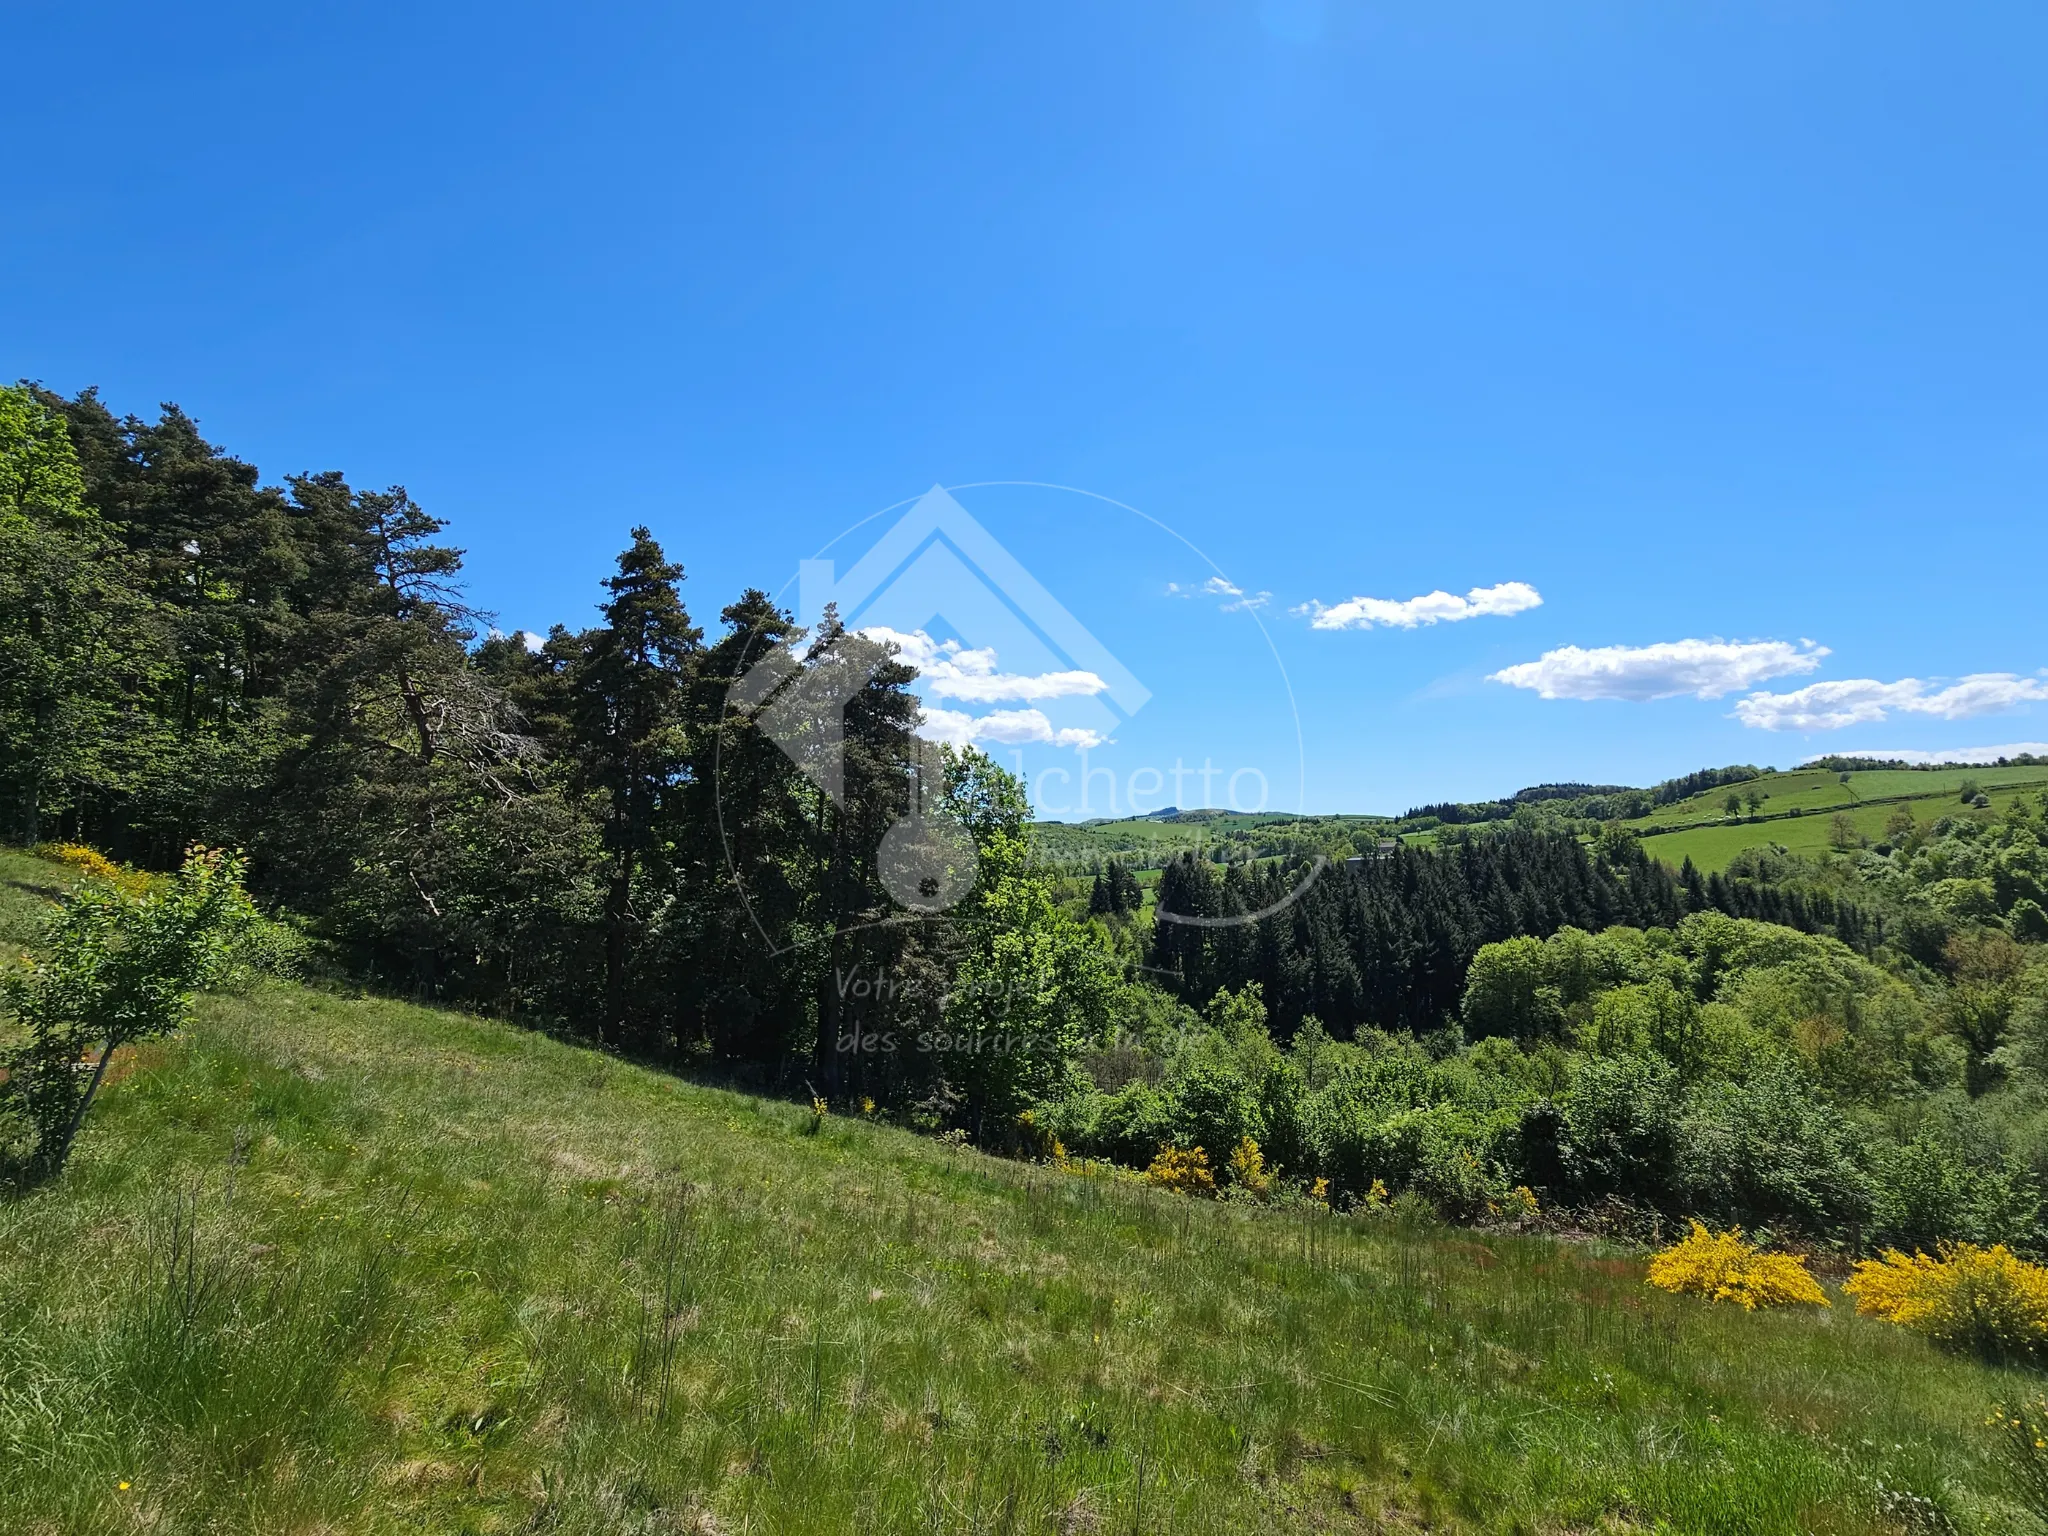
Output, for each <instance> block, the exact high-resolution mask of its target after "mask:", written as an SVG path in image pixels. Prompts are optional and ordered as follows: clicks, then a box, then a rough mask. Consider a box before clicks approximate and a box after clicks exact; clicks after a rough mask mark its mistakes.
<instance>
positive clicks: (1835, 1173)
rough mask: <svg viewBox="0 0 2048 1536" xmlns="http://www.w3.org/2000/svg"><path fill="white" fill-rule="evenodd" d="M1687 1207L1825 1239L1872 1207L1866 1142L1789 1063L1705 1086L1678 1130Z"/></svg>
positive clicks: (1691, 1098)
mask: <svg viewBox="0 0 2048 1536" xmlns="http://www.w3.org/2000/svg"><path fill="white" fill-rule="evenodd" d="M1679 1146H1680V1149H1681V1166H1680V1182H1681V1186H1682V1189H1681V1195H1682V1199H1683V1201H1684V1202H1685V1205H1686V1208H1687V1209H1688V1210H1692V1211H1698V1212H1701V1213H1711V1214H1713V1215H1716V1216H1719V1217H1721V1218H1723V1219H1725V1220H1729V1221H1735V1222H1740V1223H1741V1224H1743V1225H1744V1226H1749V1227H1755V1226H1759V1225H1762V1224H1764V1223H1768V1222H1790V1223H1792V1224H1793V1225H1795V1226H1797V1227H1799V1228H1801V1229H1802V1230H1804V1231H1808V1232H1825V1231H1829V1230H1832V1229H1836V1228H1840V1227H1846V1226H1848V1225H1850V1224H1852V1223H1854V1222H1858V1221H1860V1220H1861V1219H1862V1218H1863V1217H1864V1216H1865V1215H1866V1214H1867V1213H1868V1211H1869V1208H1870V1187H1869V1181H1868V1179H1867V1178H1866V1177H1865V1175H1864V1173H1863V1169H1862V1167H1861V1165H1860V1162H1859V1159H1858V1153H1859V1152H1860V1151H1861V1150H1862V1138H1861V1137H1860V1136H1859V1135H1858V1134H1857V1132H1856V1130H1855V1128H1854V1127H1853V1126H1852V1125H1851V1124H1850V1123H1849V1122H1848V1121H1847V1120H1846V1119H1845V1118H1844V1117H1843V1116H1842V1115H1841V1114H1840V1112H1838V1111H1837V1110H1835V1109H1834V1108H1832V1107H1831V1106H1830V1105H1828V1104H1826V1103H1825V1102H1823V1101H1822V1100H1821V1098H1820V1097H1819V1096H1818V1094H1817V1093H1816V1092H1815V1091H1814V1086H1813V1084H1812V1083H1811V1082H1809V1081H1808V1080H1807V1079H1806V1077H1805V1076H1804V1075H1803V1074H1802V1073H1800V1072H1799V1071H1798V1070H1797V1069H1796V1068H1795V1067H1793V1066H1792V1065H1791V1064H1789V1063H1786V1062H1782V1061H1775V1062H1767V1063H1766V1064H1764V1065H1763V1066H1761V1067H1760V1068H1759V1069H1758V1070H1757V1071H1755V1072H1754V1073H1752V1074H1751V1075H1750V1076H1749V1077H1748V1078H1747V1079H1745V1080H1742V1081H1732V1082H1731V1081H1725V1080H1724V1081H1717V1082H1712V1083H1706V1084H1702V1085H1701V1086H1699V1087H1698V1088H1696V1089H1695V1090H1694V1091H1693V1092H1692V1093H1691V1094H1690V1095H1689V1096H1688V1099H1687V1103H1686V1108H1685V1113H1684V1116H1683V1119H1682V1121H1681V1124H1680V1127H1679Z"/></svg>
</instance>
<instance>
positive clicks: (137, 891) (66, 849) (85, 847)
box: [35, 843, 155, 896]
mask: <svg viewBox="0 0 2048 1536" xmlns="http://www.w3.org/2000/svg"><path fill="white" fill-rule="evenodd" d="M35 854H36V857H37V858H39V859H48V860H49V861H50V862H51V863H52V864H62V865H63V866H64V867H65V868H66V869H69V870H74V871H76V872H77V873H78V874H81V875H83V876H85V878H86V879H88V880H104V881H105V882H106V883H107V884H109V885H111V886H113V887H114V889H116V890H118V891H120V892H121V893H122V894H123V895H127V896H142V895H146V894H148V892H149V889H150V887H151V886H152V885H153V884H154V883H155V882H154V881H153V880H152V878H151V877H150V876H149V875H146V874H144V873H143V872H142V871H140V870H136V869H130V868H129V867H128V866H127V865H125V864H116V863H115V862H114V861H113V860H112V859H110V858H108V857H107V856H106V855H105V854H104V853H101V852H100V851H99V849H97V848H94V847H92V846H91V845H89V844H86V843H42V844H39V845H38V846H37V848H36V850H35Z"/></svg>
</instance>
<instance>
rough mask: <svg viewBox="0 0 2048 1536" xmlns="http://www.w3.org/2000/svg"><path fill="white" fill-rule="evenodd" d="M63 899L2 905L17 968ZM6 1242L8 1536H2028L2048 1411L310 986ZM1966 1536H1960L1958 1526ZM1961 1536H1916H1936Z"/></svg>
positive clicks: (231, 1023) (1426, 1246) (82, 1161)
mask: <svg viewBox="0 0 2048 1536" xmlns="http://www.w3.org/2000/svg"><path fill="white" fill-rule="evenodd" d="M56 883H57V882H56V881H55V880H53V879H52V874H51V870H50V867H49V866H47V865H42V864H38V863H35V862H34V861H31V860H28V859H26V858H23V857H21V856H18V855H12V854H6V855H0V937H6V938H9V939H12V940H17V941H18V939H19V938H20V936H21V934H22V932H23V928H22V924H23V923H24V921H25V920H26V919H27V918H28V917H29V916H30V915H31V914H32V913H33V911H34V909H35V906H36V904H37V903H38V902H39V901H40V900H41V899H43V896H42V892H43V891H45V890H47V889H48V888H49V887H50V886H52V885H54V884H56ZM114 1076H115V1079H116V1080H115V1082H114V1084H113V1086H112V1087H111V1089H110V1090H109V1091H108V1093H107V1094H106V1096H105V1099H104V1101H103V1103H102V1104H101V1105H100V1106H99V1107H98V1108H96V1109H95V1111H94V1118H93V1121H92V1123H91V1124H90V1125H89V1127H88V1129H87V1132H86V1134H85V1137H84V1139H83V1142H82V1144H81V1147H80V1150H79V1152H78V1154H77V1156H76V1158H75V1160H74V1161H73V1163H72V1165H71V1166H70V1168H69V1169H68V1170H67V1171H66V1172H65V1173H64V1175H63V1176H62V1178H61V1179H60V1180H59V1181H58V1182H56V1183H55V1184H54V1185H52V1186H50V1187H47V1188H44V1189H40V1190H37V1191H35V1192H33V1193H31V1194H28V1195H26V1196H23V1197H19V1198H15V1199H11V1200H5V1201H0V1468H4V1476H0V1531H6V1532H8V1533H10V1536H46V1533H49V1536H54V1533H59V1532H63V1533H71V1532H78V1533H86V1532H92V1533H100V1532H106V1533H123V1532H144V1531H148V1532H164V1533H172V1532H178V1533H182V1532H194V1533H197V1532H209V1533H212V1532H250V1533H265V1536H270V1533H293V1532H303V1533H308V1536H311V1533H339V1532H401V1531H402V1532H560V1533H586V1532H587V1533H592V1536H596V1533H604V1536H616V1533H621V1532H635V1533H661V1532H705V1533H709V1532H727V1533H736V1532H757V1533H762V1536H784V1533H807V1532H816V1533H821V1536H826V1533H829V1536H845V1533H853V1532H896V1531H905V1532H908V1531H917V1532H963V1533H964V1532H1068V1533H1074V1532H1101V1533H1105V1536H1108V1533H1117V1536H1124V1533H1141V1532H1190V1533H1195V1532H1204V1533H1216V1536H1224V1533H1229V1536H1241V1533H1246V1532H1329V1531H1403V1532H1406V1531H1419V1530H1431V1531H1458V1532H1500V1533H1508V1532H1518V1533H1529V1536H1534V1533H1562V1532H1589V1533H1590V1532H1605V1533H1630V1532H1642V1533H1652V1532H1697V1533H1702V1536H1707V1533H1712V1536H1726V1533H1743V1532H1757V1533H1764V1532H1788V1533H1789V1532H1810V1533H1815V1536H1819V1533H1866V1532H1867V1533H1879V1532H1896V1533H1904V1532H1911V1531H1919V1530H1928V1531H1932V1530H1947V1529H1955V1530H1959V1531H1966V1532H1974V1531H1982V1532H1990V1531H2006V1530H2015V1529H2020V1528H2022V1527H2021V1525H2020V1523H2019V1522H2020V1519H2021V1517H2019V1516H2018V1515H2017V1514H2016V1513H2015V1512H2014V1511H2013V1510H2011V1509H2008V1508H2006V1507H2004V1506H2003V1505H2001V1504H2000V1503H1999V1502H1998V1495H1997V1492H1996V1489H1997V1479H1996V1476H1995V1473H1994V1469H1993V1467H1992V1465H1991V1463H1990V1461H1989V1460H1988V1455H1989V1442H1988V1440H1987V1439H1986V1436H1985V1431H1984V1429H1983V1427H1982V1426H1983V1422H1984V1419H1985V1416H1986V1415H1987V1413H1988V1412H1989V1411H1990V1409H1991V1406H1992V1405H1993V1403H1994V1402H1995V1401H1996V1400H1998V1399H1999V1398H2000V1397H2002V1396H2009V1395H2012V1394H2014V1393H2016V1392H2019V1391H2021V1390H2023V1389H2027V1388H2030V1387H2031V1386H2032V1385H2033V1382H2032V1380H2031V1379H2021V1378H2019V1377H2016V1376H2012V1375H2009V1374H2007V1373H2003V1372H1999V1371H1995V1370H1992V1369H1989V1368H1986V1367H1983V1366H1979V1365H1976V1364H1973V1363H1970V1362H1967V1361H1962V1360H1957V1359H1952V1358H1948V1357H1945V1356H1943V1355H1940V1354H1938V1353H1936V1352H1935V1351H1934V1350H1933V1349H1931V1348H1930V1347H1929V1346H1928V1345H1926V1344H1925V1343H1924V1342H1922V1341H1921V1340H1919V1339H1918V1338H1915V1337H1912V1336H1909V1335H1907V1334H1905V1333H1902V1332H1900V1331H1899V1330H1897V1329H1894V1328H1891V1327H1889V1326H1886V1325H1882V1324H1876V1323H1870V1322H1866V1321H1861V1320H1859V1319H1857V1318H1856V1317H1855V1316H1854V1315H1853V1314H1852V1312H1851V1311H1850V1310H1849V1309H1848V1307H1846V1306H1845V1305H1843V1304H1842V1303H1841V1300H1840V1297H1839V1295H1838V1296H1837V1298H1836V1300H1837V1304H1836V1305H1835V1306H1834V1307H1833V1308H1832V1309H1830V1310H1827V1311H1825V1312H1819V1311H1806V1312H1798V1313H1769V1314H1758V1315H1747V1314H1744V1313H1742V1312H1740V1311H1738V1310H1735V1309H1733V1308H1729V1307H1720V1308H1717V1307H1713V1306H1710V1305H1708V1304H1705V1303H1702V1302H1699V1301H1696V1300H1691V1299H1686V1298H1679V1297H1673V1296H1667V1295H1665V1294H1663V1293H1661V1292H1655V1291H1652V1290H1650V1289H1648V1288H1647V1287H1646V1286H1645V1285H1644V1284H1643V1279H1642V1277H1643V1269H1644V1263H1643V1257H1642V1255H1641V1254H1640V1253H1637V1252H1634V1251H1630V1250H1627V1249H1624V1248H1620V1247H1614V1246H1607V1245H1603V1244H1599V1243H1592V1242H1572V1241H1564V1240H1560V1239H1556V1238H1551V1237H1545V1236H1537V1235H1515V1234H1510V1233H1505V1232H1503V1233H1492V1232H1487V1233H1481V1232H1472V1231H1451V1230H1445V1229H1439V1228H1432V1227H1428V1226H1420V1225H1417V1226H1409V1225H1404V1224H1402V1223H1400V1222H1399V1221H1396V1220H1394V1219H1391V1218H1374V1219H1364V1218H1361V1219H1352V1218H1344V1217H1332V1216H1329V1215H1327V1214H1308V1213H1300V1212H1295V1213H1288V1212H1281V1211H1268V1210H1256V1209H1248V1208H1244V1207H1238V1206H1231V1205H1223V1204H1212V1203H1203V1202H1193V1201H1188V1200H1185V1199H1179V1198H1176V1197H1174V1196H1171V1195H1166V1194H1163V1193H1157V1192H1154V1191H1151V1190H1149V1189H1147V1188H1144V1187H1139V1186H1134V1185H1133V1184H1131V1183H1129V1182H1127V1181H1121V1180H1116V1181H1112V1180H1109V1179H1104V1178H1097V1177H1085V1176H1081V1175H1077V1174H1075V1173H1071V1172H1064V1171H1061V1170H1058V1169H1055V1168H1051V1167H1047V1166H1042V1165H1028V1164H1022V1163H1014V1162H1004V1161H999V1160H996V1159H992V1158H988V1157H984V1156H982V1155H980V1154H978V1153H974V1152H971V1151H966V1150H961V1149H957V1148H954V1147H950V1146H947V1145H944V1144H942V1143H939V1142H936V1141H934V1140H930V1139H926V1138H921V1137H918V1136H914V1135H911V1134H909V1133H907V1132H904V1131H900V1130H895V1129H891V1128H889V1127H886V1126H882V1125H877V1124H871V1123H867V1122H865V1121H862V1120H859V1119H845V1118H840V1117H827V1118H825V1119H824V1120H823V1121H822V1122H821V1123H820V1122H817V1121H814V1119H813V1117H812V1115H811V1114H810V1113H809V1111H808V1110H806V1109H804V1108H803V1107H801V1106H797V1105H792V1104H788V1103H783V1102H777V1101H771V1100H763V1099H757V1098H750V1097H746V1096H743V1095H740V1094H737V1093H731V1092H726V1091H721V1090H718V1089H713V1088H707V1087H701V1086H695V1085H692V1084H689V1083H686V1082H683V1081H680V1080H677V1079H675V1078H672V1077H668V1076H664V1075H661V1074H659V1073H656V1072H652V1071H648V1070H644V1069H641V1068H638V1067H633V1066H629V1065H626V1064H623V1063H621V1062H619V1061H616V1060H613V1059H610V1058H608V1057H606V1056H604V1055H601V1054H599V1053H597V1052H595V1051H592V1050H589V1049H585V1048H583V1047H580V1046H577V1045H573V1044H568V1043H564V1042H561V1041H557V1040H553V1039H549V1038H546V1037H543V1036H540V1035H536V1034H533V1033H529V1032H525V1031H522V1030H519V1029H517V1028H513V1027H509V1026H506V1025H502V1024H497V1023H491V1022H487V1021H482V1020H479V1019H476V1018H472V1017H468V1016H464V1015H460V1014H455V1013H448V1012H439V1011H433V1010H428V1009H423V1008H418V1007H413V1006H410V1005H407V1004H404V1003H401V1002H394V1001H389V1000H383V999H376V998H368V997H356V996H343V995H338V994H334V993H330V992H324V991H320V990H314V989H309V988H301V987H294V986H286V985H278V984H270V985H266V986H264V987H262V988H260V989H259V990H257V991H255V992H253V993H251V994H249V995H246V996H239V997H215V998H209V999H206V1000H204V1001H203V1003H202V1005H201V1007H200V1009H199V1011H198V1015H197V1018H196V1020H195V1022H194V1024H193V1027H192V1028H191V1029H190V1030H189V1031H188V1032H187V1033H186V1034H184V1035H182V1036H180V1037H178V1038H176V1039H174V1040H171V1041H168V1042H163V1043H159V1044H156V1045H152V1046H150V1047H147V1048H145V1049H144V1050H142V1051H140V1052H139V1053H137V1054H135V1055H134V1056H133V1057H132V1058H130V1059H126V1060H123V1061H121V1062H119V1063H118V1064H117V1067H116V1070H115V1073H114ZM1942 1520H1946V1521H1951V1522H1953V1523H1952V1524H1940V1523H1935V1522H1939V1521H1942ZM1916 1522H1917V1523H1916Z"/></svg>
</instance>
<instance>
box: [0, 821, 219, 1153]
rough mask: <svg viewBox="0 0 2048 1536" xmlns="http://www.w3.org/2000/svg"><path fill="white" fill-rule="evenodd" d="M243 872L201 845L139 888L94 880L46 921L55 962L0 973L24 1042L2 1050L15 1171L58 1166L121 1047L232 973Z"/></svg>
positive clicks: (160, 1027) (7, 1139)
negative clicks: (161, 877)
mask: <svg viewBox="0 0 2048 1536" xmlns="http://www.w3.org/2000/svg"><path fill="white" fill-rule="evenodd" d="M242 868H243V866H242V861H241V859H240V858H239V857H238V856H236V855H233V854H226V853H220V852H216V851H212V850H208V849H203V848H194V849H193V850H192V851H191V853H190V854H188V855H187V857H186V859H185V865H184V867H183V868H182V869H180V870H179V871H178V873H177V875H176V876H175V877H174V878H172V879H170V880H168V881H161V882H152V883H151V885H150V887H149V888H148V889H147V891H146V892H144V893H142V894H134V893H131V892H130V891H129V890H127V889H125V888H123V887H122V886H120V885H117V884H110V883H107V882H105V881H99V880H95V881H91V882H88V883H86V884H84V885H82V886H81V887H80V888H79V890H78V892H77V894H76V895H75V896H74V897H73V898H72V900H71V901H70V903H69V904H68V905H66V906H64V907H62V908H60V909H59V910H58V911H56V912H55V913H54V914H52V915H51V916H50V917H49V919H48V920H47V921H46V922H45V924H44V928H43V933H42V941H43V945H44V948H45V949H46V951H47V953H48V959H47V960H45V961H43V962H42V963H37V962H36V961H34V960H32V959H30V958H29V957H28V956H26V955H24V956H23V957H22V958H21V960H20V962H19V963H18V964H17V965H16V966H15V967H14V968H13V969H12V970H10V971H9V972H7V973H6V974H5V975H4V976H0V1001H4V1003H5V1006H6V1008H7V1011H8V1012H10V1013H12V1014H13V1015H14V1017H15V1019H16V1021H17V1023H18V1024H19V1025H20V1027H21V1030H22V1033H23V1034H24V1035H25V1037H26V1038H24V1039H23V1040H21V1041H20V1042H19V1043H18V1044H16V1045H14V1046H12V1047H10V1048H9V1049H7V1050H6V1051H5V1052H4V1053H0V1067H4V1068H5V1070H6V1078H5V1080H4V1081H0V1135H4V1144H0V1157H4V1158H5V1159H6V1161H7V1162H8V1163H10V1164H12V1165H13V1167H12V1168H11V1169H10V1170H8V1172H9V1173H10V1175H11V1176H16V1177H19V1176H26V1177H27V1178H29V1179H31V1180H35V1179H42V1178H48V1177H50V1176H51V1175H53V1174H55V1173H56V1172H57V1171H58V1170H59V1169H60V1168H62V1167H63V1165H64V1160H65V1159H66V1158H67V1157H69V1156H70V1153H71V1147H72V1143H73V1142H74V1141H75V1140H76V1139H77V1137H78V1132H79V1128H80V1126H82V1125H83V1124H84V1122H85V1115H86V1111H87V1110H89V1109H90V1108H91V1107H92V1101H93V1098H94V1097H95V1095H97V1094H98V1092H99V1089H100V1084H101V1083H102V1082H103V1081H104V1080H105V1078H106V1072H107V1068H108V1066H109V1065H111V1064H112V1061H113V1056H114V1053H115V1052H116V1051H118V1050H120V1049H121V1048H122V1047H123V1046H125V1045H129V1044H132V1043H133V1042H134V1041H137V1040H140V1039H144V1038H147V1037H149V1036H151V1035H161V1034H166V1033H168V1032H169V1031H171V1030H173V1029H176V1028H177V1027H178V1026H179V1025H180V1024H182V1023H183V1022H184V1019H185V1012H186V1009H187V1007H188V1006H189V1004H190V1001H191V996H190V995H191V993H192V992H193V991H194V990H196V989H198V988H201V987H205V986H207V985H209V984H211V983H212V982H214V981H215V980H217V979H218V978H219V977H220V976H221V975H222V974H223V973H224V972H225V971H226V970H227V969H228V967H229V966H230V964H231V963H232V960H233V956H234V952H235V946H236V944H237V942H238V940H239V939H240V937H241V935H242V934H243V933H244V932H245V931H246V930H247V928H248V927H249V925H250V924H251V923H252V922H253V921H254V920H255V917H256V912H255V908H254V907H253V906H251V905H250V902H249V898H248V896H247V895H246V894H245V893H244V891H243V890H242ZM88 1063H90V1064H89V1065H88Z"/></svg>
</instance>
